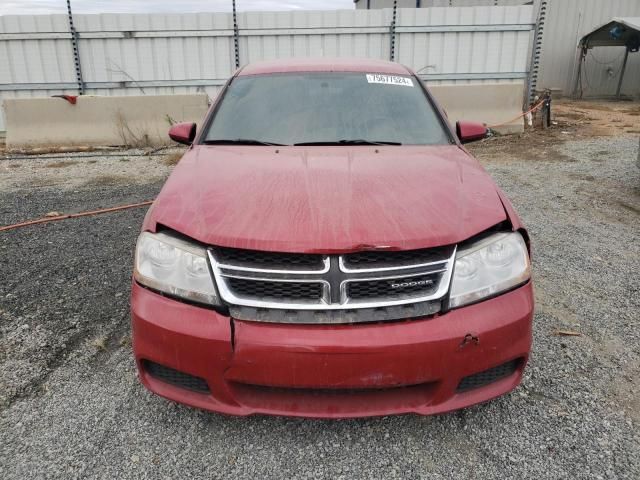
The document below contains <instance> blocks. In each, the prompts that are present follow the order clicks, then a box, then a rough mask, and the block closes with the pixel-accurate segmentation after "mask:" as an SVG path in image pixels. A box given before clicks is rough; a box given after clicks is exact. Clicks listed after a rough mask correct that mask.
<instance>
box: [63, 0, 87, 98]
mask: <svg viewBox="0 0 640 480" xmlns="http://www.w3.org/2000/svg"><path fill="white" fill-rule="evenodd" d="M67 18H68V20H69V31H70V32H71V45H72V46H73V61H74V63H75V68H76V82H77V83H78V95H84V81H83V80H82V68H81V66H80V52H79V51H78V32H76V27H74V26H73V14H72V13H71V0H67Z"/></svg>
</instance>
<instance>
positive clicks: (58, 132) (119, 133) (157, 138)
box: [4, 93, 208, 148]
mask: <svg viewBox="0 0 640 480" xmlns="http://www.w3.org/2000/svg"><path fill="white" fill-rule="evenodd" d="M207 99H208V97H207V95H206V94H204V93H202V94H191V95H141V96H121V97H94V96H80V97H77V102H76V104H75V105H73V104H71V103H70V102H68V101H66V100H64V99H62V98H20V99H5V101H4V110H5V116H6V120H7V138H6V142H7V147H9V148H24V147H31V146H54V145H132V146H147V145H154V146H156V145H164V144H169V143H171V140H170V139H169V137H168V136H167V131H168V130H169V126H170V123H171V122H172V121H176V122H183V121H184V122H198V123H199V122H201V121H202V119H203V117H204V115H205V113H206V111H207V108H208V105H207V103H208V101H207Z"/></svg>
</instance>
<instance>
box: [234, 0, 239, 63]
mask: <svg viewBox="0 0 640 480" xmlns="http://www.w3.org/2000/svg"><path fill="white" fill-rule="evenodd" d="M233 49H234V52H235V57H236V68H240V39H239V34H238V16H237V14H236V0H233Z"/></svg>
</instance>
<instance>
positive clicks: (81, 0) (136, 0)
mask: <svg viewBox="0 0 640 480" xmlns="http://www.w3.org/2000/svg"><path fill="white" fill-rule="evenodd" d="M71 8H72V9H73V13H117V12H120V13H166V12H228V11H231V0H71ZM236 8H237V9H238V11H246V10H262V11H271V10H336V9H352V8H354V6H353V0H284V1H276V0H236ZM66 11H67V1H66V0H0V15H38V14H48V13H66Z"/></svg>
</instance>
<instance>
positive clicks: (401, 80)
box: [367, 73, 413, 87]
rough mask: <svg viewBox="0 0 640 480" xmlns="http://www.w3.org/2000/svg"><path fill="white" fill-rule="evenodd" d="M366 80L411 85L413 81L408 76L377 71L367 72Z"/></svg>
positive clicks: (386, 83)
mask: <svg viewBox="0 0 640 480" xmlns="http://www.w3.org/2000/svg"><path fill="white" fill-rule="evenodd" d="M367 82H368V83H383V84H385V85H404V86H405V87H413V81H412V80H411V79H410V78H409V77H396V76H395V75H380V74H377V73H367Z"/></svg>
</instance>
